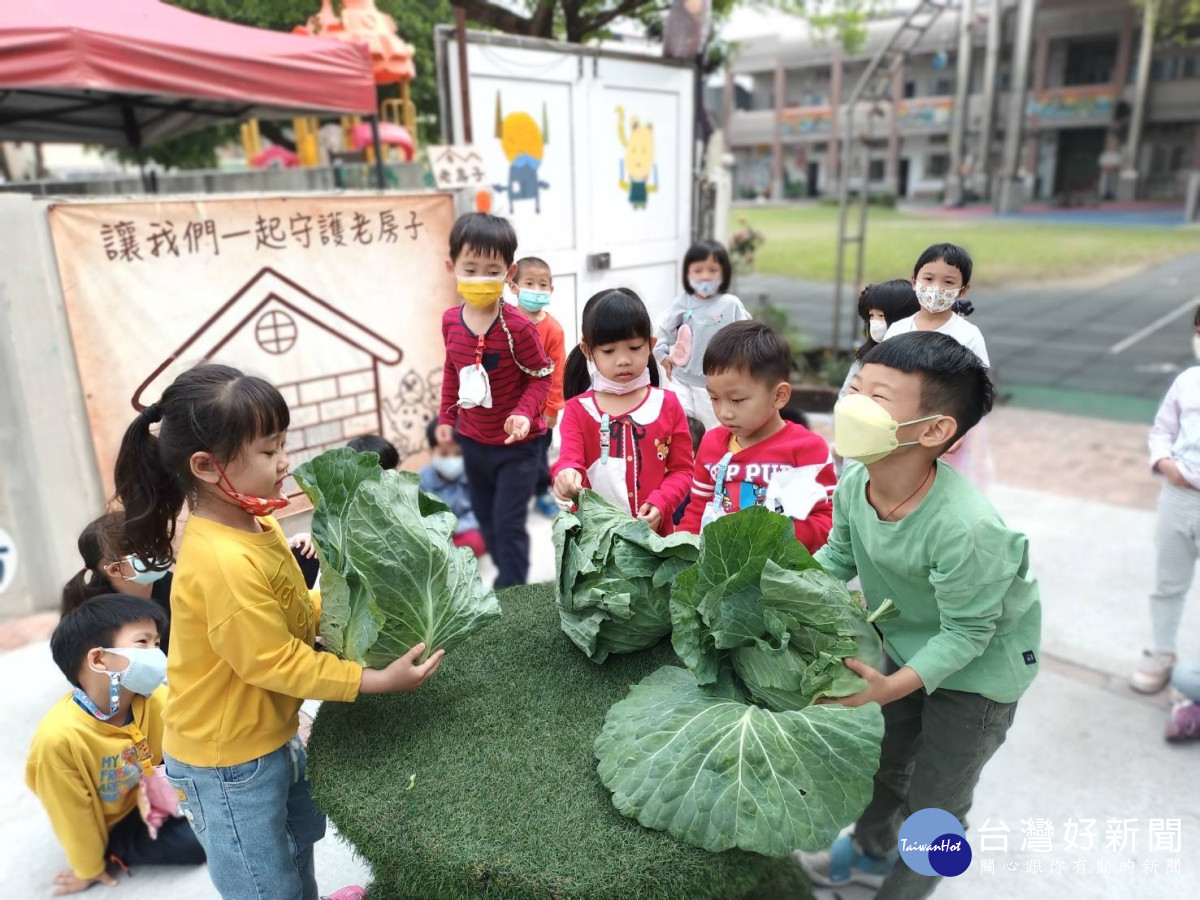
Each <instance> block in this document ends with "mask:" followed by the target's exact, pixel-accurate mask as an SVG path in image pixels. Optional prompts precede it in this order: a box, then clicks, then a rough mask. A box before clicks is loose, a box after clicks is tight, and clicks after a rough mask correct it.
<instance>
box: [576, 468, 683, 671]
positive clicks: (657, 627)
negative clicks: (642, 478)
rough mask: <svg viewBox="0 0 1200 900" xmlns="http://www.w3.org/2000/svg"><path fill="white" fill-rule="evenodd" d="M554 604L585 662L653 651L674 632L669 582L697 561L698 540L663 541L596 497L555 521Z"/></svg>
mask: <svg viewBox="0 0 1200 900" xmlns="http://www.w3.org/2000/svg"><path fill="white" fill-rule="evenodd" d="M554 552H555V556H556V560H557V563H558V567H557V572H558V577H557V580H556V582H555V602H556V604H557V605H558V615H559V621H560V622H561V624H562V630H563V632H564V633H565V634H566V635H567V637H569V638H570V639H571V640H572V642H574V644H575V645H576V646H577V647H579V649H580V650H582V651H583V652H584V653H586V654H587V655H588V658H589V659H591V660H593V661H594V662H597V663H602V662H604V660H605V659H607V658H608V654H610V653H631V652H634V651H637V650H645V649H647V648H649V647H653V646H654V645H655V644H657V643H658V642H659V641H660V640H662V638H663V637H665V636H666V635H667V634H669V633H670V631H671V613H670V609H669V605H668V604H669V600H670V596H671V583H672V582H673V581H674V580H675V579H676V578H677V577H678V576H679V574H680V573H681V572H683V571H684V570H685V569H687V568H688V567H689V566H691V565H692V563H694V562H695V561H696V557H697V556H698V555H699V552H700V548H699V539H698V538H697V537H696V536H695V535H691V534H687V533H679V534H673V535H671V536H670V537H665V538H664V537H660V536H659V535H657V534H655V533H654V532H653V531H652V530H651V529H650V526H649V525H647V524H646V523H645V522H643V521H639V520H638V519H635V518H633V517H632V516H630V515H629V513H628V512H626V511H624V510H621V509H618V508H617V507H616V506H614V505H613V504H611V503H609V502H608V501H607V500H605V499H604V498H603V497H601V496H600V495H599V494H597V493H595V492H593V491H584V492H583V493H582V494H581V495H580V497H579V501H578V511H577V512H576V513H575V514H571V513H563V514H561V515H559V516H558V518H557V519H555V521H554Z"/></svg>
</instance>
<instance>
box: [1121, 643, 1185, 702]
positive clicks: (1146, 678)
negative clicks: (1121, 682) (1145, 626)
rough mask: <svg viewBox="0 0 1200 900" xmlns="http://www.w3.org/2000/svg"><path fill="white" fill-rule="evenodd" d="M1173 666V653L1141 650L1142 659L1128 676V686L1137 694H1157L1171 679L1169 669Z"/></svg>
mask: <svg viewBox="0 0 1200 900" xmlns="http://www.w3.org/2000/svg"><path fill="white" fill-rule="evenodd" d="M1174 668H1175V654H1174V653H1155V652H1154V651H1153V650H1143V651H1142V661H1141V662H1140V663H1138V667H1137V668H1136V669H1134V670H1133V674H1132V675H1130V676H1129V686H1130V687H1131V688H1133V689H1134V690H1135V691H1137V692H1138V693H1139V694H1157V693H1158V692H1159V691H1161V690H1162V689H1163V688H1165V687H1166V686H1167V682H1168V681H1170V680H1171V670H1172V669H1174Z"/></svg>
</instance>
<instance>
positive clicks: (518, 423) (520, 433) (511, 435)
mask: <svg viewBox="0 0 1200 900" xmlns="http://www.w3.org/2000/svg"><path fill="white" fill-rule="evenodd" d="M504 433H505V434H507V435H508V439H507V440H506V441H505V442H504V443H506V444H515V443H516V442H517V441H523V440H525V438H527V437H529V419H527V418H525V416H509V417H508V418H507V419H505V421H504Z"/></svg>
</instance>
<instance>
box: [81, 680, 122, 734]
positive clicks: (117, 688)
mask: <svg viewBox="0 0 1200 900" xmlns="http://www.w3.org/2000/svg"><path fill="white" fill-rule="evenodd" d="M75 699H76V700H77V701H78V702H79V705H80V706H82V707H83V708H84V709H86V710H87V711H88V712H90V713H91V714H92V715H93V716H95V717H96V718H97V719H99V720H100V721H101V722H107V721H108V720H109V719H111V718H112V717H113V716H115V715H116V714H117V709H118V707H119V706H120V705H121V676H120V675H118V674H117V673H116V672H109V673H108V712H107V713H102V712H100V709H99V707H97V706H96V704H95V703H94V702H93V700H92V698H91V697H89V696H88V693H87V691H85V690H84V689H83V688H81V687H77V688H75Z"/></svg>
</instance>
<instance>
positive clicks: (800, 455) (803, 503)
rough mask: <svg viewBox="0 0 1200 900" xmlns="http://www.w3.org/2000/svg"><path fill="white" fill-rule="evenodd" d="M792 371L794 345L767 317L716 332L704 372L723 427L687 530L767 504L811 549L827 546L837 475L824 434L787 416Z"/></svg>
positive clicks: (704, 447)
mask: <svg viewBox="0 0 1200 900" xmlns="http://www.w3.org/2000/svg"><path fill="white" fill-rule="evenodd" d="M791 369H792V351H791V348H790V347H788V345H787V342H786V341H784V340H783V338H781V337H780V336H779V335H777V334H776V333H775V332H774V331H772V330H771V329H770V328H769V327H768V326H766V325H764V324H763V323H761V322H754V321H746V322H735V323H733V324H732V325H727V326H725V327H724V328H722V329H721V330H720V331H718V332H717V334H716V335H715V336H714V337H713V339H712V341H711V342H710V343H709V345H708V349H707V350H706V351H705V353H704V375H705V378H706V379H707V382H708V395H709V397H710V398H711V400H712V404H713V411H714V412H715V413H716V416H717V420H718V421H719V422H720V423H721V424H720V425H718V426H717V427H716V428H713V429H712V430H710V431H709V432H708V433H707V434H706V435H705V436H704V440H703V441H701V442H700V449H699V451H698V452H697V453H696V474H695V478H694V479H693V481H692V496H691V501H690V502H689V503H688V506H687V511H686V512H685V513H684V516H683V521H682V522H681V523H680V526H679V527H680V529H681V530H682V531H690V532H692V533H693V534H699V533H700V529H701V528H703V527H704V526H705V525H707V524H708V523H709V522H711V521H713V520H714V519H717V518H719V517H720V516H723V515H725V514H727V513H731V512H737V511H738V510H741V509H746V508H748V507H750V506H766V507H767V508H768V509H770V510H773V511H775V512H778V513H782V514H783V515H785V516H788V517H789V518H791V519H792V520H793V522H794V523H795V526H796V539H797V540H798V541H800V542H801V543H802V544H804V546H805V547H807V548H808V551H809V552H810V553H815V552H816V551H817V550H818V549H820V548H821V547H822V546H824V544H825V540H826V538H827V537H828V535H829V529H830V527H831V526H832V524H833V503H832V501H831V500H830V497H831V496H832V495H833V488H834V485H835V484H836V483H837V478H836V476H835V475H834V473H833V457H832V456H831V455H830V453H829V446H828V445H827V444H826V443H825V440H824V438H822V437H820V436H819V435H815V434H813V433H812V432H811V431H809V430H808V429H807V428H805V427H804V426H803V425H801V424H799V423H796V422H785V421H784V420H783V417H782V416H781V415H780V410H782V409H783V408H784V407H785V406H787V404H788V400H790V399H791V396H792V387H791V384H790V383H789V381H788V376H789V374H790V373H791Z"/></svg>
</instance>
